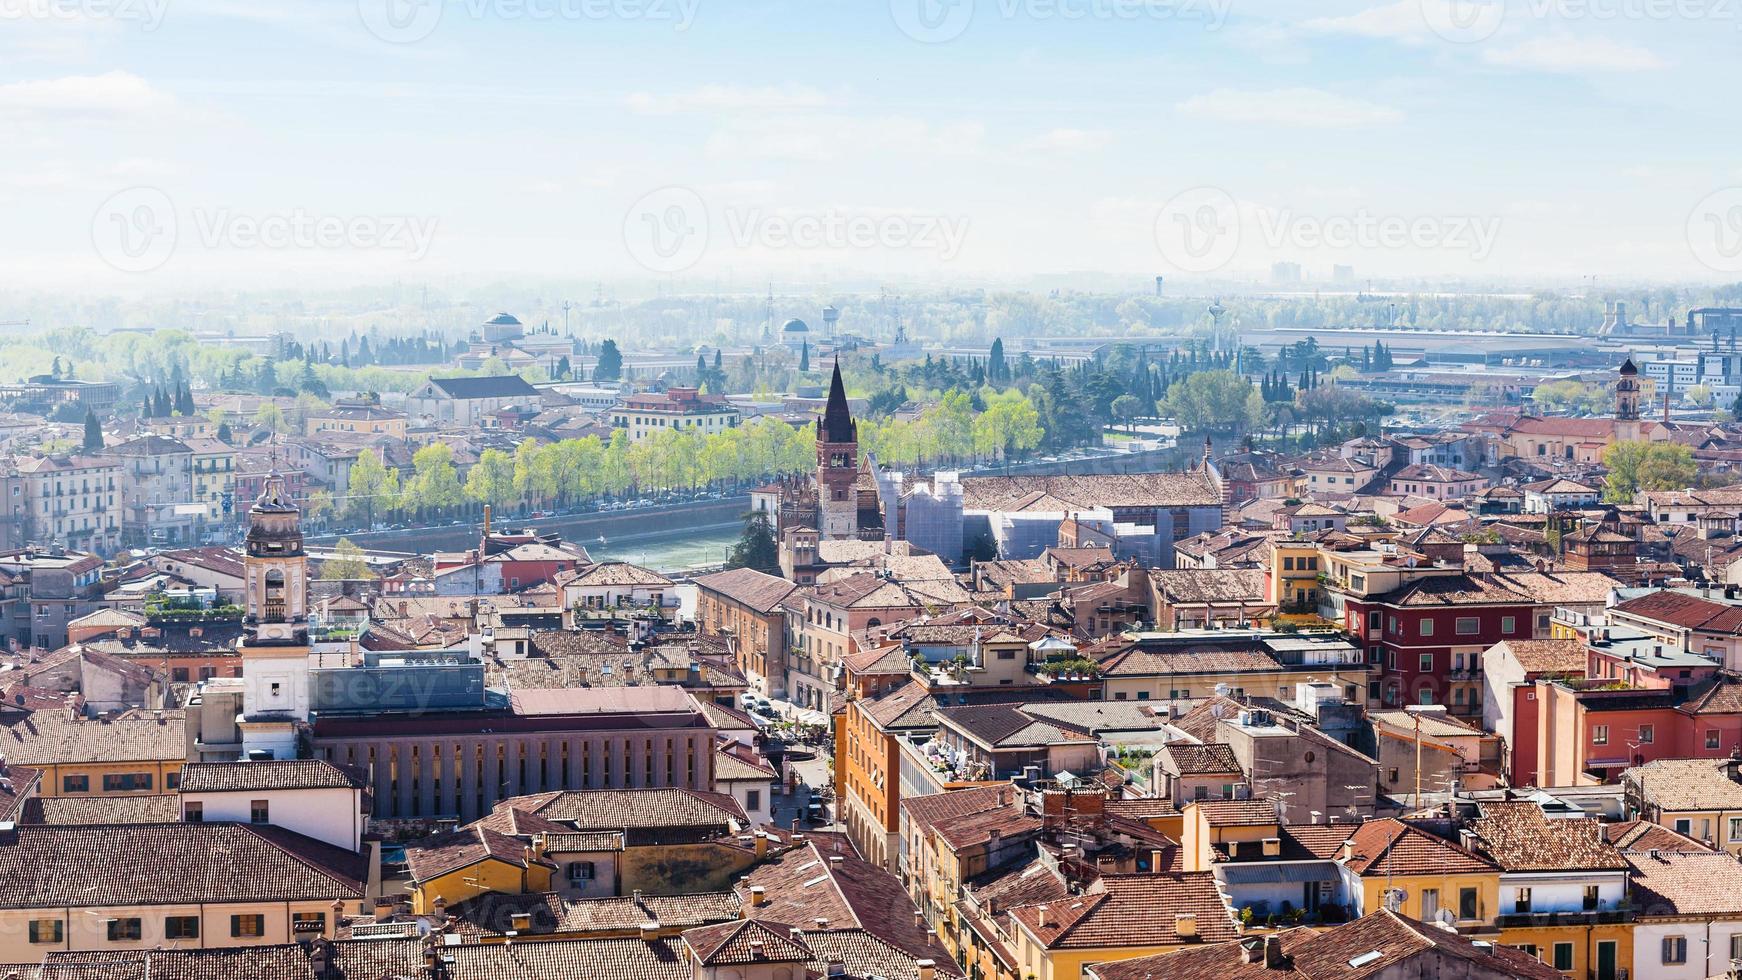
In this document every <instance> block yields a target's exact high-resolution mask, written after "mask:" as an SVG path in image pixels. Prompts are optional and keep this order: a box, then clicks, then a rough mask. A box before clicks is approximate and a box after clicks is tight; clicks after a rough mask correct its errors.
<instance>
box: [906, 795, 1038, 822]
mask: <svg viewBox="0 0 1742 980" xmlns="http://www.w3.org/2000/svg"><path fill="white" fill-rule="evenodd" d="M1016 800H1017V792H1016V789H1015V787H1013V786H1010V785H1007V784H999V785H997V786H975V787H972V788H970V789H958V790H951V791H950V792H947V793H931V794H928V795H925V796H912V797H906V798H904V799H903V800H902V801H901V812H903V813H905V814H907V819H908V820H909V821H910V822H912V823H914V824H917V825H918V826H920V827H924V828H935V827H938V826H940V825H942V824H944V823H947V822H949V821H952V820H959V819H961V818H963V817H966V816H968V815H970V814H975V813H983V812H985V811H987V810H996V809H1001V808H1003V807H1005V806H1008V805H1010V804H1011V803H1014V802H1016Z"/></svg>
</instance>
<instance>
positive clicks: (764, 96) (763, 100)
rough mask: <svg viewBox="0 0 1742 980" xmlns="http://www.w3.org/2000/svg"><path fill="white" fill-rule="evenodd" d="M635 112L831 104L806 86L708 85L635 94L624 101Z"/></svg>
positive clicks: (660, 113)
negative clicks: (673, 91)
mask: <svg viewBox="0 0 1742 980" xmlns="http://www.w3.org/2000/svg"><path fill="white" fill-rule="evenodd" d="M624 101H625V102H626V103H627V104H628V106H629V108H630V109H631V110H633V111H635V112H639V113H642V114H643V115H649V116H669V115H672V114H673V113H678V112H699V111H709V112H721V111H725V112H747V111H757V112H768V111H774V110H791V109H821V108H824V107H825V106H827V105H828V104H829V99H828V97H827V96H825V95H824V94H823V93H821V92H819V91H817V90H816V89H813V88H808V87H805V86H790V85H785V86H774V85H764V86H757V87H746V86H740V85H704V86H702V87H701V88H697V89H692V90H690V91H688V92H676V93H670V94H666V95H655V94H653V93H651V92H635V93H632V94H631V95H630V96H629V97H628V98H627V99H625V100H624Z"/></svg>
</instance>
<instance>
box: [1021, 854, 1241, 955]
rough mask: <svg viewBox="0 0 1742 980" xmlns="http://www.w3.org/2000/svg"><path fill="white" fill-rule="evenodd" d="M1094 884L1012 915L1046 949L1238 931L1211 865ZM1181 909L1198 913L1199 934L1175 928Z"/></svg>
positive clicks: (1169, 941)
mask: <svg viewBox="0 0 1742 980" xmlns="http://www.w3.org/2000/svg"><path fill="white" fill-rule="evenodd" d="M1093 887H1095V888H1096V889H1098V890H1096V891H1092V892H1086V893H1084V894H1081V895H1072V896H1067V897H1065V898H1061V899H1056V900H1054V901H1051V902H1043V903H1039V904H1036V905H1025V906H1021V907H1018V908H1014V909H1011V910H1010V915H1011V918H1013V919H1015V920H1016V921H1017V922H1019V923H1021V924H1022V927H1023V929H1025V930H1027V931H1028V932H1029V933H1030V934H1031V935H1033V936H1034V937H1035V938H1036V939H1038V940H1039V942H1040V944H1041V945H1042V946H1044V947H1045V948H1047V949H1100V948H1114V947H1123V948H1129V947H1132V946H1171V945H1178V944H1185V943H1192V942H1219V941H1221V940H1226V939H1233V938H1235V937H1236V936H1237V935H1239V930H1238V929H1237V928H1236V927H1235V925H1234V920H1233V916H1232V914H1231V913H1230V912H1229V910H1228V908H1227V906H1226V905H1224V904H1223V902H1222V898H1221V894H1220V893H1219V892H1218V891H1217V890H1216V879H1215V876H1214V875H1212V874H1211V873H1210V872H1208V871H1185V872H1164V873H1160V874H1138V875H1103V876H1102V877H1101V878H1100V879H1099V880H1098V881H1097V882H1096V884H1095V886H1093ZM1179 915H1192V916H1194V917H1195V919H1196V936H1195V938H1194V937H1192V936H1181V935H1179V933H1178V932H1176V931H1175V927H1176V921H1177V920H1176V918H1175V917H1176V916H1179Z"/></svg>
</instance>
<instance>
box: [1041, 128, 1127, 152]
mask: <svg viewBox="0 0 1742 980" xmlns="http://www.w3.org/2000/svg"><path fill="white" fill-rule="evenodd" d="M1111 142H1113V134H1111V133H1109V132H1107V131H1106V130H1104V129H1070V128H1065V129H1054V130H1051V131H1049V132H1045V133H1042V134H1040V135H1039V136H1035V137H1033V138H1032V139H1029V140H1026V141H1024V142H1023V144H1022V148H1023V149H1025V150H1034V151H1037V152H1042V153H1087V152H1092V151H1095V150H1100V149H1104V148H1105V147H1106V146H1107V144H1109V143H1111Z"/></svg>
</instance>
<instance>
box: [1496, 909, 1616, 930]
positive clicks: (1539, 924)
mask: <svg viewBox="0 0 1742 980" xmlns="http://www.w3.org/2000/svg"><path fill="white" fill-rule="evenodd" d="M1632 921H1633V910H1632V909H1607V910H1598V911H1593V912H1510V913H1506V914H1503V915H1498V916H1495V917H1494V924H1495V925H1496V926H1499V927H1500V928H1502V929H1539V928H1544V927H1547V926H1613V925H1625V924H1626V923H1629V922H1632Z"/></svg>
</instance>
